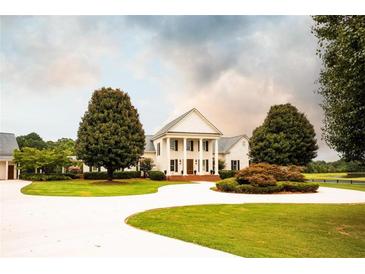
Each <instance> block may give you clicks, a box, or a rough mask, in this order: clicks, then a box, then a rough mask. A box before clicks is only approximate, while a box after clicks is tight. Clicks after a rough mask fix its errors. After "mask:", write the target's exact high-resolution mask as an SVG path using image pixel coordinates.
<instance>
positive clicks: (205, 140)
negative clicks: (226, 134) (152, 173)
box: [156, 134, 219, 176]
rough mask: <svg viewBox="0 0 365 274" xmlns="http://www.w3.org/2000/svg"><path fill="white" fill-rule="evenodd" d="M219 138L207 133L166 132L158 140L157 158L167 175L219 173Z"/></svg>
mask: <svg viewBox="0 0 365 274" xmlns="http://www.w3.org/2000/svg"><path fill="white" fill-rule="evenodd" d="M218 138H219V136H211V135H206V134H200V135H193V134H190V135H184V136H181V135H176V134H166V136H165V137H163V138H161V139H159V140H158V142H157V148H158V147H160V148H159V149H157V153H156V154H157V155H156V159H158V162H160V163H161V164H162V165H161V167H163V169H161V170H163V171H165V172H166V175H168V176H170V175H184V176H186V175H212V174H214V175H218Z"/></svg>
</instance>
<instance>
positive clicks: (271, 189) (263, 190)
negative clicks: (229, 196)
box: [235, 185, 283, 194]
mask: <svg viewBox="0 0 365 274" xmlns="http://www.w3.org/2000/svg"><path fill="white" fill-rule="evenodd" d="M281 191H283V187H282V186H281V185H277V186H266V187H259V186H253V185H238V186H237V188H236V191H235V192H236V193H247V194H271V193H277V192H281Z"/></svg>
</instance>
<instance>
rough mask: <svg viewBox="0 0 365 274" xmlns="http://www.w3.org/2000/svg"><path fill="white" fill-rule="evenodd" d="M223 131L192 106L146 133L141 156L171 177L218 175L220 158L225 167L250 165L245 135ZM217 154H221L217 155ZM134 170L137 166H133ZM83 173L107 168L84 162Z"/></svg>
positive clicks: (234, 168)
mask: <svg viewBox="0 0 365 274" xmlns="http://www.w3.org/2000/svg"><path fill="white" fill-rule="evenodd" d="M222 135H223V134H222V132H221V131H220V130H219V129H217V128H216V127H215V126H214V125H213V124H212V123H211V122H209V121H208V119H206V118H205V117H204V116H203V115H202V114H201V113H200V112H199V111H198V110H197V109H195V108H193V109H191V110H190V111H188V112H186V113H184V114H183V115H181V116H179V117H177V118H176V119H174V120H173V121H171V122H170V123H168V124H167V125H165V126H164V127H163V128H162V129H161V130H159V131H158V132H157V133H156V134H154V135H146V146H145V151H144V154H143V156H142V158H151V159H153V162H154V164H155V167H154V169H157V170H161V171H163V172H165V173H166V175H168V176H173V175H192V174H196V175H210V174H215V175H217V174H218V159H221V160H223V161H224V162H225V164H226V167H225V169H229V170H238V169H241V168H244V167H246V166H248V138H247V136H246V135H243V134H242V135H239V136H235V137H223V136H222ZM216 155H218V157H216ZM131 169H135V168H131ZM83 170H84V172H87V171H105V169H104V168H100V169H97V168H90V167H88V166H86V165H84V168H83Z"/></svg>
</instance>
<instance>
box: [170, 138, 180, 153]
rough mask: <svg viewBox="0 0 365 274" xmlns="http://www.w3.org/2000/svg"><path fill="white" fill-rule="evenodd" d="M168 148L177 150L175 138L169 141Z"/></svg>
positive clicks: (177, 144)
mask: <svg viewBox="0 0 365 274" xmlns="http://www.w3.org/2000/svg"><path fill="white" fill-rule="evenodd" d="M170 149H171V150H174V151H178V149H179V143H178V141H177V140H171V141H170Z"/></svg>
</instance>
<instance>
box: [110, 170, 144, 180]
mask: <svg viewBox="0 0 365 274" xmlns="http://www.w3.org/2000/svg"><path fill="white" fill-rule="evenodd" d="M113 178H114V179H132V178H141V171H116V172H114V175H113Z"/></svg>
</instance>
